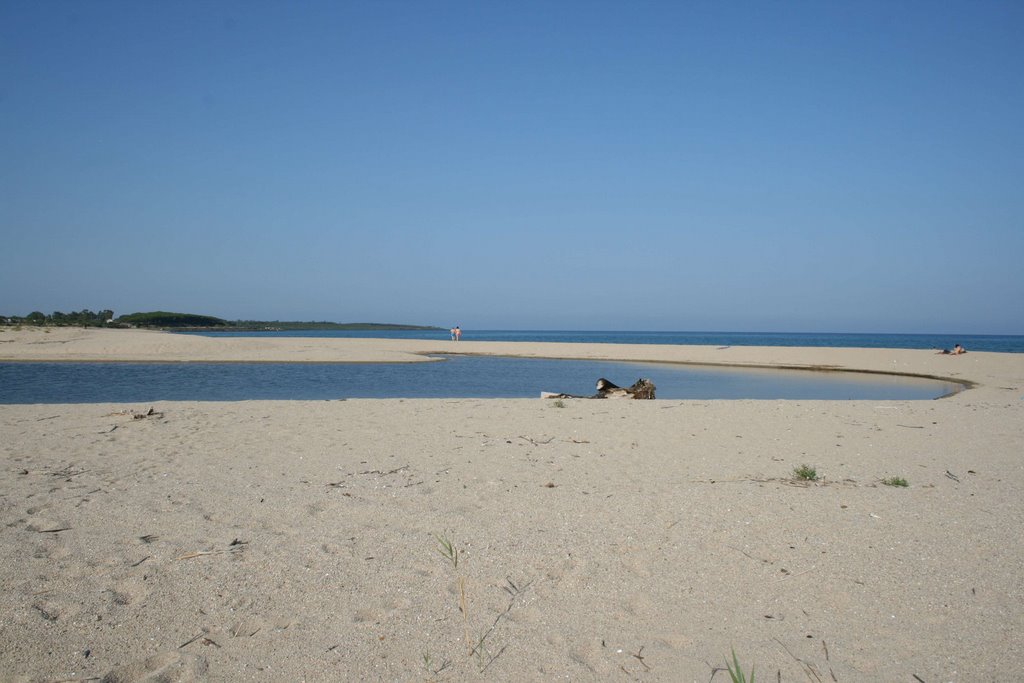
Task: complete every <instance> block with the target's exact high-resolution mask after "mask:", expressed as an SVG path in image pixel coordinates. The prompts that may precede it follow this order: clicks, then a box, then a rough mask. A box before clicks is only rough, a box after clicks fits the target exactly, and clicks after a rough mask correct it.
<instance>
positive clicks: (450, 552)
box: [434, 534, 459, 569]
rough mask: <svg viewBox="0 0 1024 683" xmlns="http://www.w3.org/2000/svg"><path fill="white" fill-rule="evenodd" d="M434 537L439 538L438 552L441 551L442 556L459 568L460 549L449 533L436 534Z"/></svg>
mask: <svg viewBox="0 0 1024 683" xmlns="http://www.w3.org/2000/svg"><path fill="white" fill-rule="evenodd" d="M434 538H436V539H437V546H438V547H437V552H439V553H441V556H442V557H444V558H445V559H446V560H448V561H449V562H451V563H452V567H454V568H455V569H458V568H459V549H458V548H456V547H455V544H454V543H452V541H451V539H450V538H448V535H447V534H434Z"/></svg>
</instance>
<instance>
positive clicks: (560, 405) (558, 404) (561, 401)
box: [551, 399, 565, 408]
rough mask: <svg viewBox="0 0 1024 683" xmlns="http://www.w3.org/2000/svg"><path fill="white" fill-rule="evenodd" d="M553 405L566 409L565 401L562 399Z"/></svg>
mask: <svg viewBox="0 0 1024 683" xmlns="http://www.w3.org/2000/svg"><path fill="white" fill-rule="evenodd" d="M551 405H553V406H554V407H556V408H564V407H565V401H563V400H562V399H558V400H557V401H555V402H554V403H552V404H551Z"/></svg>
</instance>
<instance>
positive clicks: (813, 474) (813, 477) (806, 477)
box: [793, 465, 818, 481]
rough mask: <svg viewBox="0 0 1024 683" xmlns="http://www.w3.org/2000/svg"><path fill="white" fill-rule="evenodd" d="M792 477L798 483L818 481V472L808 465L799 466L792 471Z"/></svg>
mask: <svg viewBox="0 0 1024 683" xmlns="http://www.w3.org/2000/svg"><path fill="white" fill-rule="evenodd" d="M793 476H794V477H796V478H797V479H799V480H800V481H818V471H817V470H816V469H814V468H813V467H811V466H810V465H800V467H797V468H794V469H793Z"/></svg>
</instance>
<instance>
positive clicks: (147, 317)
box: [0, 309, 443, 332]
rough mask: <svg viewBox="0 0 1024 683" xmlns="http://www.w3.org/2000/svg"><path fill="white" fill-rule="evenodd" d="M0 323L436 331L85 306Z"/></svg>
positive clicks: (419, 327)
mask: <svg viewBox="0 0 1024 683" xmlns="http://www.w3.org/2000/svg"><path fill="white" fill-rule="evenodd" d="M0 324H7V325H32V326H38V327H152V328H160V329H169V328H173V329H202V330H210V331H217V332H231V331H243V330H371V331H372V330H440V329H443V328H440V327H432V326H425V325H396V324H391V323H332V322H326V321H323V322H281V321H279V320H274V321H272V322H271V321H264V320H224V319H223V318H215V317H213V316H209V315H197V314H195V313H169V312H167V311H150V312H147V313H130V314H128V315H122V316H121V317H119V318H115V317H114V312H113V311H111V310H103V311H100V312H98V313H93V312H92V311H90V310H89V309H84V310H82V311H75V312H73V313H61V312H60V311H54V312H53V314H51V315H46V314H45V313H41V312H39V311H33V312H32V313H30V314H28V315H27V316H24V317H21V316H6V317H5V316H0Z"/></svg>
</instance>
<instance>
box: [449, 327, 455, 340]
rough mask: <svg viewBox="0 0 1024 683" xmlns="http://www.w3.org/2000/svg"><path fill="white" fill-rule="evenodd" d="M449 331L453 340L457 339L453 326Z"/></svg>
mask: <svg viewBox="0 0 1024 683" xmlns="http://www.w3.org/2000/svg"><path fill="white" fill-rule="evenodd" d="M448 331H449V332H450V333H451V335H452V341H455V328H454V327H453V328H452V329H450V330H448Z"/></svg>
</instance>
